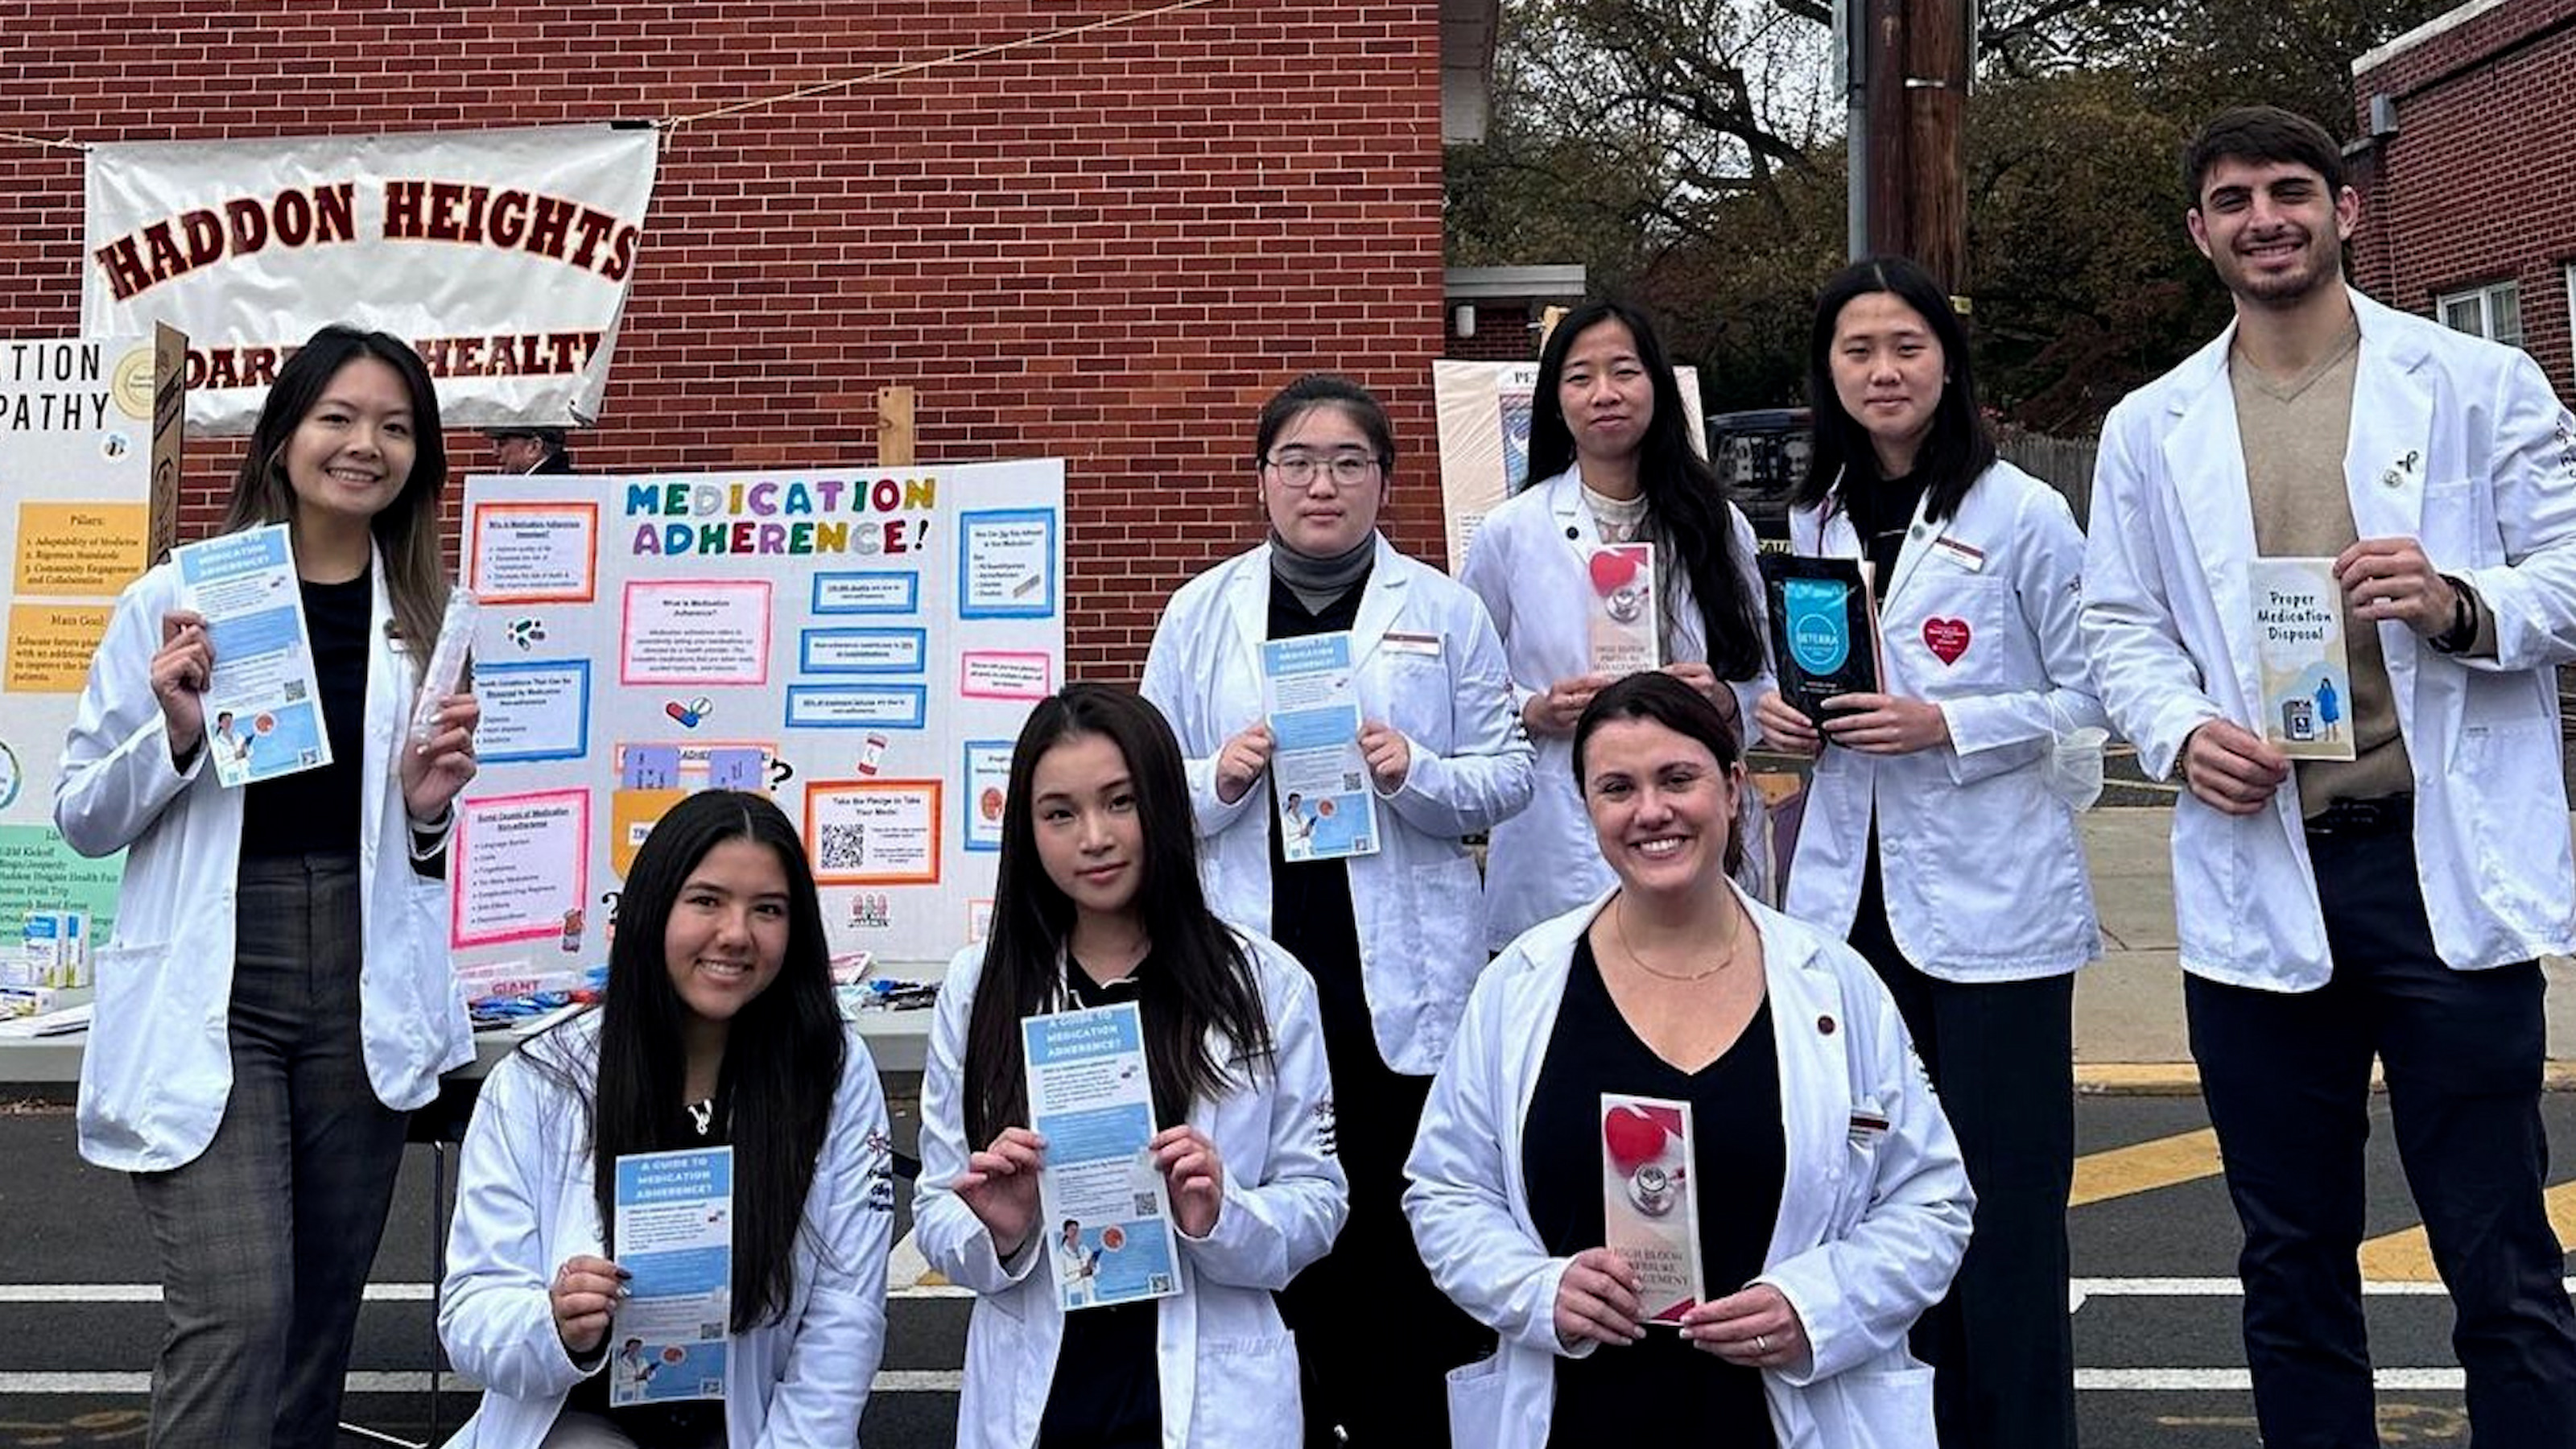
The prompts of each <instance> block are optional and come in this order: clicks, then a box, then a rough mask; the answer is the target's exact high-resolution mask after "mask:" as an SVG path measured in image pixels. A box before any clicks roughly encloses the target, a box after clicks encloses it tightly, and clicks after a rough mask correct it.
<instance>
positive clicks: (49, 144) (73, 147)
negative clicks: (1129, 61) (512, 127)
mask: <svg viewBox="0 0 2576 1449" xmlns="http://www.w3.org/2000/svg"><path fill="white" fill-rule="evenodd" d="M1216 3H1218V0H1171V3H1170V4H1167V5H1157V6H1155V7H1154V8H1152V9H1150V10H1131V11H1129V12H1127V13H1126V14H1123V15H1110V16H1104V17H1102V18H1101V19H1098V20H1091V21H1085V22H1084V23H1082V24H1080V25H1068V26H1065V27H1063V28H1061V29H1057V30H1049V31H1045V32H1043V33H1040V34H1037V35H1023V36H1021V37H1020V38H1018V39H1017V40H1000V41H995V42H994V43H992V44H990V45H978V46H972V47H970V48H968V49H965V50H952V51H950V52H948V53H947V54H946V55H935V56H932V57H930V58H928V59H926V60H908V61H905V62H903V63H902V64H900V65H889V66H882V67H879V68H878V69H876V70H872V71H866V72H864V73H862V74H859V75H853V76H844V77H842V78H841V79H839V80H831V81H821V82H818V83H816V84H814V85H810V86H803V87H800V88H798V89H796V90H792V91H788V92H785V93H784V94H781V95H775V96H756V97H754V98H752V99H750V100H747V101H736V102H734V103H733V104H732V105H729V106H718V107H717V108H715V109H714V110H712V111H701V112H699V113H698V114H696V115H694V116H670V117H666V118H664V119H662V120H659V121H655V122H653V123H652V124H653V127H654V129H656V130H658V131H660V132H662V133H663V137H664V139H666V140H667V139H669V137H670V136H672V135H674V134H676V133H677V132H678V131H679V130H680V128H681V127H683V126H694V125H698V124H701V123H703V122H706V121H713V120H717V119H720V118H722V117H725V116H731V115H738V114H740V113H742V112H744V111H756V110H759V109H761V108H763V107H766V106H783V105H786V104H788V103H790V102H793V101H801V100H807V99H810V98H812V97H814V96H819V95H827V94H829V93H831V92H833V91H840V90H848V89H850V88H852V87H854V86H863V85H868V84H871V83H873V82H876V81H884V80H893V79H896V78H897V77H900V76H908V75H918V74H920V73H921V72H923V71H927V70H936V69H938V68H939V67H941V66H948V65H960V64H963V63H965V62H967V61H972V60H982V59H984V58H986V57H988V56H995V55H1001V54H1004V53H1006V52H1009V51H1014V50H1025V49H1027V48H1028V47H1030V46H1033V45H1048V44H1052V43H1054V42H1056V41H1059V40H1070V39H1072V38H1073V37H1075V36H1077V35H1087V34H1089V33H1091V32H1092V31H1095V30H1110V29H1114V28H1116V27H1118V26H1122V25H1133V24H1136V23H1137V22H1139V21H1144V20H1153V19H1157V18H1160V17H1162V16H1165V15H1177V14H1179V13H1180V12H1182V11H1184V10H1198V9H1202V8H1204V7H1206V6H1209V5H1214V4H1216ZM638 124H641V123H638ZM0 143H9V144H14V145H20V146H42V147H46V148H48V149H51V150H59V151H86V150H88V149H90V143H89V142H86V141H75V140H73V139H71V138H70V137H68V136H66V137H64V138H62V139H60V140H55V139H52V138H50V137H45V136H27V135H21V134H19V133H17V132H15V131H0Z"/></svg>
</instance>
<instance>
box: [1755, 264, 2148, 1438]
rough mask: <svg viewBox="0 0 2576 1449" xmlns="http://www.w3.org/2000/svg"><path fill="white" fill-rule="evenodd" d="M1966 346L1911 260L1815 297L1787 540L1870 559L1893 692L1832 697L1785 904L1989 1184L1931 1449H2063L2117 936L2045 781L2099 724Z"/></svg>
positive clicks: (2039, 511) (2068, 621) (1945, 302)
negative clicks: (1805, 459)
mask: <svg viewBox="0 0 2576 1449" xmlns="http://www.w3.org/2000/svg"><path fill="white" fill-rule="evenodd" d="M1966 348H1967V339H1966V337H1965V334H1964V333H1963V331H1962V329H1961V328H1960V326H1959V323H1958V320H1957V318H1956V316H1955V314H1954V313H1953V312H1952V311H1951V309H1950V306H1949V299H1948V298H1947V296H1946V295H1945V294H1944V293H1943V292H1942V290H1941V288H1940V286H1939V285H1938V284H1937V283H1936V282H1934V281H1933V280H1932V278H1931V277H1930V276H1929V275H1928V274H1927V273H1925V272H1924V271H1923V270H1922V269H1921V268H1920V267H1918V266H1916V265H1915V264H1914V263H1912V262H1909V261H1906V260H1904V259H1902V258H1880V259H1877V260H1873V261H1867V262H1862V263H1859V264H1856V265H1854V266H1852V267H1850V268H1847V269H1846V270H1844V271H1843V272H1841V273H1840V274H1838V275H1837V276H1836V277H1834V278H1833V280H1832V281H1830V282H1828V283H1827V284H1826V286H1825V290H1824V293H1823V295H1822V296H1821V297H1820V298H1819V300H1818V303H1817V309H1816V321H1815V328H1814V333H1813V337H1812V339H1811V344H1810V349H1809V356H1808V362H1809V372H1810V384H1809V385H1810V388H1811V389H1812V395H1813V397H1814V399H1815V423H1814V429H1815V432H1814V452H1813V454H1812V460H1811V462H1810V464H1809V471H1808V474H1807V478H1806V481H1805V483H1804V485H1803V486H1802V488H1801V489H1800V492H1799V494H1798V499H1797V502H1798V508H1797V511H1796V513H1795V515H1794V516H1793V518H1792V520H1791V524H1790V536H1791V543H1792V546H1793V547H1794V549H1795V550H1796V551H1797V552H1799V553H1802V554H1809V555H1832V556H1836V557H1842V558H1864V559H1867V560H1869V561H1870V562H1871V564H1872V565H1873V572H1874V575H1875V577H1876V578H1877V579H1878V580H1879V581H1881V582H1880V584H1879V586H1878V587H1877V589H1876V592H1877V595H1878V598H1879V613H1878V621H1879V636H1880V637H1879V640H1878V652H1879V657H1880V661H1881V667H1882V668H1883V670H1884V671H1885V673H1884V675H1883V676H1882V679H1881V684H1882V686H1883V691H1882V692H1879V693H1870V694H1855V695H1848V696H1843V697H1841V698H1839V699H1838V700H1835V701H1829V702H1828V708H1829V710H1831V711H1832V712H1831V713H1829V714H1828V716H1827V718H1826V721H1825V727H1824V734H1823V739H1822V742H1821V743H1822V745H1823V746H1825V747H1824V748H1823V749H1822V753H1821V755H1820V756H1819V758H1818V759H1817V762H1816V770H1815V778H1814V783H1813V785H1812V787H1811V788H1810V791H1809V794H1808V799H1807V806H1806V815H1805V819H1804V822H1803V823H1802V825H1801V828H1800V832H1799V838H1798V850H1797V855H1796V858H1795V861H1794V863H1793V865H1792V866H1791V868H1790V872H1789V895H1788V909H1789V911H1790V913H1791V914H1792V915H1796V916H1798V917H1800V918H1801V919H1804V920H1808V921H1812V922H1814V923H1816V924H1817V925H1820V926H1822V927H1824V928H1825V929H1827V930H1830V931H1835V932H1838V933H1841V934H1843V935H1845V936H1846V937H1847V938H1848V939H1849V940H1850V942H1851V944H1852V945H1853V947H1855V948H1856V949H1858V950H1859V951H1860V953H1861V954H1862V955H1864V956H1866V957H1868V958H1869V960H1870V962H1871V964H1872V965H1874V966H1876V967H1877V968H1878V971H1879V974H1880V975H1881V977H1883V978H1884V979H1885V980H1886V982H1887V984H1888V989H1889V990H1890V991H1891V992H1893V993H1894V995H1895V997H1896V1002H1897V1005H1898V1007H1899V1008H1900V1009H1901V1010H1902V1011H1903V1012H1904V1014H1905V1021H1906V1026H1907V1028H1908V1029H1909V1030H1910V1031H1911V1032H1912V1033H1913V1035H1914V1040H1915V1043H1916V1045H1917V1046H1918V1048H1919V1049H1920V1050H1921V1052H1922V1054H1923V1059H1924V1063H1925V1065H1926V1066H1927V1067H1928V1068H1929V1069H1930V1071H1931V1073H1932V1080H1933V1081H1934V1082H1935V1083H1936V1084H1937V1085H1938V1086H1939V1087H1940V1090H1941V1100H1942V1104H1943V1106H1944V1107H1946V1108H1947V1109H1948V1111H1949V1114H1950V1120H1951V1122H1952V1124H1953V1125H1954V1126H1955V1127H1956V1128H1957V1130H1958V1134H1959V1143H1960V1148H1961V1150H1962V1152H1963V1153H1964V1154H1965V1156H1966V1159H1967V1164H1968V1175H1969V1176H1970V1177H1971V1178H1973V1179H1974V1180H1975V1181H1976V1184H1977V1199H1978V1219H1977V1241H1976V1245H1975V1246H1974V1247H1972V1248H1971V1249H1970V1250H1969V1252H1968V1258H1967V1262H1966V1264H1965V1265H1964V1266H1963V1267H1962V1268H1961V1269H1960V1272H1959V1281H1958V1283H1957V1285H1956V1286H1955V1287H1954V1288H1953V1289H1952V1291H1951V1294H1950V1297H1949V1298H1948V1300H1947V1301H1945V1302H1944V1303H1943V1304H1942V1305H1941V1307H1940V1308H1939V1309H1938V1310H1937V1311H1935V1312H1934V1313H1932V1314H1929V1315H1927V1316H1926V1317H1925V1319H1924V1321H1923V1324H1922V1327H1921V1328H1920V1329H1919V1330H1918V1331H1917V1333H1916V1335H1915V1342H1916V1348H1917V1350H1918V1351H1919V1352H1920V1353H1922V1355H1923V1357H1924V1358H1925V1359H1926V1360H1927V1361H1929V1362H1930V1363H1932V1364H1933V1365H1934V1367H1936V1368H1937V1369H1938V1370H1939V1371H1940V1400H1941V1432H1942V1438H1943V1439H1944V1440H1945V1441H1947V1442H1950V1443H1957V1444H1976V1445H1980V1446H1988V1449H2025V1446H2051V1449H2072V1446H2073V1444H2074V1443H2075V1392H2074V1367H2075V1365H2074V1350H2073V1344H2072V1341H2071V1338H2070V1335H2069V1330H2068V1325H2067V1312H2066V1280H2067V1247H2066V1196H2067V1191H2068V1188H2069V1187H2070V1185H2071V1184H2072V1181H2073V1174H2074V1164H2075V1122H2074V1042H2073V1025H2074V1016H2073V1011H2074V981H2075V971H2076V968H2078V967H2080V966H2082V965H2083V964H2084V963H2085V962H2087V961H2089V960H2091V959H2093V958H2094V957H2095V956H2097V955H2099V954H2100V951H2101V936H2100V932H2099V930H2098V929H2097V928H2096V926H2095V922H2094V914H2093V896H2092V890H2091V887H2090V885H2089V883H2088V879H2087V876H2086V872H2085V868H2084V853H2083V848H2082V846H2081V844H2080V843H2079V842H2078V841H2077V839H2076V832H2075V810H2076V808H2078V806H2079V804H2080V803H2084V802H2085V801H2088V800H2089V796H2085V795H2082V794H2080V793H2077V792H2076V791H2075V790H2074V787H2073V785H2072V784H2068V785H2065V786H2064V787H2063V789H2064V790H2065V792H2066V794H2067V795H2068V797H2069V798H2061V796H2060V794H2059V793H2053V792H2052V789H2051V785H2050V783H2049V782H2050V778H2051V773H2052V771H2051V764H2052V744H2053V741H2054V740H2055V739H2056V738H2057V737H2058V736H2061V735H2067V734H2071V733H2072V732H2073V731H2075V730H2077V729H2080V728H2084V727H2090V726H2099V725H2101V724H2102V723H2103V714H2102V706H2101V702H2100V701H2099V700H2098V699H2097V698H2096V697H2095V695H2094V692H2093V685H2092V683H2091V680H2090V677H2089V675H2088V672H2087V670H2086V668H2085V663H2084V651H2083V645H2082V642H2081V640H2080V639H2079V638H2078V635H2077V626H2076V612H2077V598H2076V579H2077V575H2078V573H2079V571H2080V567H2081V561H2082V557H2083V549H2084V540H2083V536H2082V534H2081V533H2079V532H2078V531H2077V529H2076V527H2075V520H2074V517H2073V516H2072V515H2071V514H2070V513H2069V512H2068V510H2067V506H2066V502H2065V500H2064V499H2063V498H2061V497H2060V496H2059V495H2058V494H2057V492H2056V491H2055V490H2054V489H2051V488H2050V487H2048V485H2046V484H2044V483H2041V482H2039V481H2038V480H2036V479H2034V478H2032V477H2030V476H2029V475H2028V474H2025V473H2023V472H2021V471H2020V470H2019V469H2017V468H2014V467H2013V466H2012V465H2011V464H2009V463H2003V462H1999V461H1997V460H1996V458H1995V452H1994V442H1993V440H1992V439H1991V438H1990V437H1989V436H1988V435H1987V433H1986V430H1985V425H1984V423H1983V422H1982V421H1981V420H1980V418H1979V416H1978V412H1977V399H1976V385H1975V380H1974V379H1973V377H1972V376H1971V375H1970V372H1969V368H1968V355H1967V350H1966ZM1758 709H1759V714H1760V718H1761V721H1762V730H1763V734H1764V736H1765V737H1766V738H1767V739H1769V740H1770V741H1771V742H1772V743H1773V744H1774V745H1776V746H1779V747H1782V748H1785V749H1790V750H1794V751H1802V752H1808V753H1814V752H1816V751H1817V750H1818V749H1819V747H1820V741H1819V739H1818V736H1817V732H1816V730H1815V728H1814V727H1813V726H1812V725H1811V724H1810V723H1809V722H1808V720H1807V719H1806V717H1805V716H1804V715H1802V714H1800V713H1799V712H1798V711H1797V710H1796V709H1794V708H1792V707H1790V706H1789V705H1788V704H1787V702H1786V701H1784V700H1783V699H1782V698H1781V697H1780V696H1779V695H1778V694H1776V693H1774V694H1769V695H1766V696H1765V697H1764V698H1763V699H1762V701H1761V703H1760V705H1759V706H1758ZM2095 768H2096V769H2098V764H2097V765H2096V766H2095ZM2097 778H2098V777H2097Z"/></svg>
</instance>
